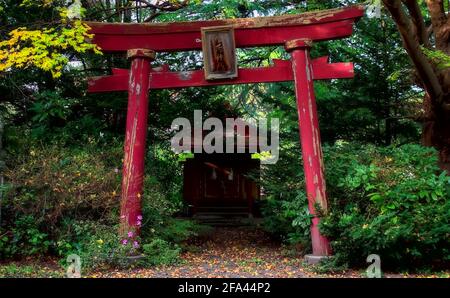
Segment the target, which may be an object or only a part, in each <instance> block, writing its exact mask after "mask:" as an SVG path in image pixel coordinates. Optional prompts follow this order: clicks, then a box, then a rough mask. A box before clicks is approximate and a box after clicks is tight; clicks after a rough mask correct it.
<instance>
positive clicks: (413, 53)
mask: <svg viewBox="0 0 450 298" xmlns="http://www.w3.org/2000/svg"><path fill="white" fill-rule="evenodd" d="M383 3H384V5H385V6H386V8H387V9H388V10H389V12H390V13H391V15H392V18H393V19H394V21H395V23H396V24H397V28H398V30H399V32H400V35H401V37H402V40H403V44H404V47H405V49H406V51H407V52H408V55H409V57H410V58H411V60H412V63H413V64H414V67H415V68H416V71H417V74H418V75H419V77H420V79H421V81H422V83H423V86H424V88H425V91H426V92H427V93H428V94H429V96H430V97H431V98H432V100H433V102H434V103H435V104H437V105H439V106H442V107H444V105H445V103H444V102H443V98H444V92H443V90H442V86H441V85H440V83H439V79H438V76H437V74H436V73H435V71H434V69H433V66H432V65H431V63H430V61H428V59H427V57H426V56H425V55H424V54H423V53H422V50H421V49H420V44H419V42H418V41H417V40H418V39H417V38H416V37H415V36H414V35H413V34H412V32H414V31H413V28H412V26H413V23H412V21H411V20H410V18H409V16H407V15H406V13H405V11H404V9H403V7H402V2H401V0H383ZM445 107H446V106H445Z"/></svg>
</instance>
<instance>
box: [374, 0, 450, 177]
mask: <svg viewBox="0 0 450 298" xmlns="http://www.w3.org/2000/svg"><path fill="white" fill-rule="evenodd" d="M383 3H384V5H385V7H386V8H387V9H388V10H389V12H390V14H391V15H392V19H393V20H394V22H395V23H396V25H397V28H398V31H399V33H400V35H401V37H402V40H403V46H404V48H405V50H406V51H407V53H408V55H409V57H410V58H411V62H412V64H413V65H414V67H415V71H416V75H417V82H416V83H417V84H418V85H419V86H421V87H422V88H423V89H424V90H425V94H426V95H425V98H424V104H423V107H424V117H423V119H424V122H423V132H422V143H423V144H424V145H426V146H432V147H434V148H436V149H437V150H438V151H439V165H440V167H441V168H443V169H445V170H447V171H449V172H450V68H448V67H447V68H445V69H442V68H440V67H439V65H438V62H436V61H431V59H429V58H428V57H427V56H426V55H425V53H424V51H423V48H428V49H429V50H439V51H442V52H443V53H445V54H447V55H449V54H450V43H449V41H450V18H449V17H448V15H447V14H446V13H445V10H444V4H443V0H426V5H427V8H428V12H429V15H430V17H431V25H430V27H429V28H427V27H426V25H425V22H424V17H423V15H422V12H421V10H420V5H419V3H418V1H417V0H403V1H401V0H383ZM430 33H431V34H430ZM431 37H434V38H431Z"/></svg>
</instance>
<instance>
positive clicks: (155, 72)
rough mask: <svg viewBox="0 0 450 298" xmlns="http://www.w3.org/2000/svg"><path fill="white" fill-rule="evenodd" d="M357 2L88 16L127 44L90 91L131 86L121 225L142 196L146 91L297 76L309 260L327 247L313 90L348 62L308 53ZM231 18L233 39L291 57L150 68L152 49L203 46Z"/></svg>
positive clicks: (117, 43) (134, 215) (350, 18)
mask: <svg viewBox="0 0 450 298" xmlns="http://www.w3.org/2000/svg"><path fill="white" fill-rule="evenodd" d="M363 13H364V8H363V7H362V6H351V7H347V8H341V9H334V10H324V11H318V12H310V13H305V14H300V15H287V16H277V17H261V18H251V19H232V20H214V21H198V22H179V23H155V24H114V23H93V22H91V23H88V25H89V26H90V27H91V28H92V29H91V33H94V34H95V37H94V39H93V42H94V43H96V44H97V45H99V46H100V48H102V50H103V51H105V52H125V51H126V52H127V55H128V58H130V59H131V68H130V70H126V69H113V72H112V73H113V74H112V75H111V76H104V77H93V78H90V80H89V92H110V91H125V90H128V110H127V124H126V136H125V146H124V151H125V157H124V165H123V178H122V196H121V228H120V233H121V234H122V235H126V234H127V233H128V232H130V231H131V232H132V233H133V235H138V234H139V231H140V219H139V216H140V214H141V199H140V198H141V196H142V189H143V177H144V156H145V149H146V147H145V142H146V133H147V115H148V91H149V90H153V89H164V88H183V87H202V86H217V85H229V84H250V83H267V82H282V81H294V83H295V94H296V98H297V111H298V117H299V131H300V140H301V146H302V157H303V166H304V171H305V182H306V194H307V198H308V207H309V211H310V213H311V214H312V215H313V220H312V225H311V240H312V250H313V254H312V256H310V259H309V261H310V262H314V261H315V260H317V259H320V258H321V257H324V256H328V255H330V254H331V247H330V244H329V242H328V240H327V239H326V238H325V237H324V236H323V235H321V234H320V231H319V229H318V224H319V218H318V217H317V216H315V215H316V210H315V207H316V204H318V205H320V206H321V208H322V209H323V210H324V211H325V212H326V211H327V210H328V207H327V198H326V191H325V177H324V166H323V157H322V148H321V141H320V132H319V122H318V115H317V107H316V101H315V95H314V80H324V79H339V78H351V77H353V75H354V74H353V64H352V63H328V57H321V58H318V59H314V60H312V59H311V57H310V49H311V47H312V45H313V41H323V40H330V39H338V38H344V37H348V36H350V35H351V34H352V29H353V24H354V23H355V22H356V21H357V20H358V19H359V18H360V17H362V16H363ZM224 25H226V26H232V27H233V28H234V32H235V43H236V47H238V48H239V47H241V48H242V47H255V46H267V45H284V47H285V49H286V51H287V52H289V53H290V54H291V61H283V60H274V65H273V66H269V67H260V68H243V69H239V70H238V77H237V78H234V79H227V80H215V81H207V80H205V78H204V73H203V71H202V70H193V71H185V72H171V71H169V66H166V65H164V66H162V67H160V68H159V69H157V68H155V69H152V68H151V64H150V62H151V61H153V60H154V58H155V53H156V52H174V51H186V50H199V49H201V42H202V41H201V29H202V28H205V27H212V26H224Z"/></svg>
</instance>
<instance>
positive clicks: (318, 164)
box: [286, 40, 331, 256]
mask: <svg viewBox="0 0 450 298" xmlns="http://www.w3.org/2000/svg"><path fill="white" fill-rule="evenodd" d="M311 45H312V44H311V42H310V41H304V40H295V41H291V42H288V43H286V49H287V50H288V51H290V52H291V56H292V70H293V73H294V78H295V94H296V97H297V110H298V116H299V131H300V139H301V146H302V155H303V166H304V170H305V182H306V194H307V197H308V207H309V211H310V213H311V214H312V215H313V216H314V215H315V214H316V210H315V204H319V206H321V208H322V209H323V211H325V212H326V211H327V208H328V204H327V198H326V191H325V179H324V173H323V160H322V147H321V142H320V134H319V122H318V117H317V107H316V100H315V96H314V81H313V76H314V73H313V67H312V63H311V59H310V56H309V49H310V47H311ZM318 224H319V218H318V217H314V218H313V220H312V226H311V240H312V246H313V254H314V255H317V256H327V255H330V254H331V248H330V244H329V242H328V240H327V239H326V238H325V237H324V236H323V235H321V234H320V232H319V229H318Z"/></svg>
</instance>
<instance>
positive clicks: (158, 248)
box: [143, 238, 181, 265]
mask: <svg viewBox="0 0 450 298" xmlns="http://www.w3.org/2000/svg"><path fill="white" fill-rule="evenodd" d="M143 250H144V254H145V256H146V259H147V262H148V263H149V264H151V265H171V264H174V263H176V262H177V261H178V259H179V255H180V252H181V249H180V248H179V246H178V245H176V244H175V245H172V244H170V243H169V242H167V241H165V240H163V239H159V238H156V239H153V240H152V241H151V242H150V243H148V244H144V245H143Z"/></svg>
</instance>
